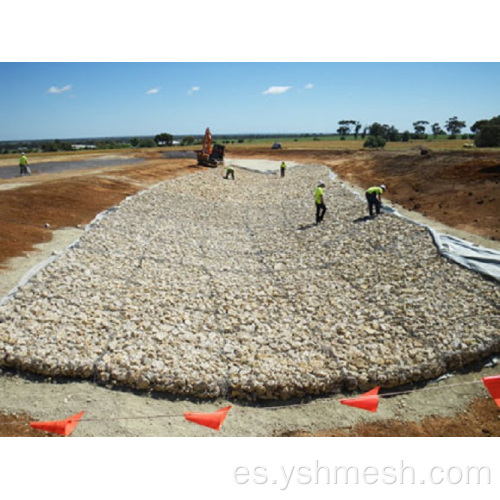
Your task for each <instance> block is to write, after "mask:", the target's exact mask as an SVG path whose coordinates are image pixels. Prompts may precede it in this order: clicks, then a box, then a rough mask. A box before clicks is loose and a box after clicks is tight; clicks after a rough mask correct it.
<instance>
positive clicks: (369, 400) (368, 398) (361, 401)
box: [340, 386, 380, 413]
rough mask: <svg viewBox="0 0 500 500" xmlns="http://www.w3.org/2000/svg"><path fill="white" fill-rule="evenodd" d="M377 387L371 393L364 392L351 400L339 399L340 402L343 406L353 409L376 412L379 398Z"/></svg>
mask: <svg viewBox="0 0 500 500" xmlns="http://www.w3.org/2000/svg"><path fill="white" fill-rule="evenodd" d="M379 389H380V386H379V387H375V388H374V389H372V390H371V391H368V392H365V393H364V394H361V396H358V397H357V398H353V399H341V400H340V402H341V403H342V404H343V405H347V406H354V407H355V408H361V409H362V410H368V411H372V412H374V413H375V412H376V411H377V408H378V402H379V399H380V397H379V396H378V391H379Z"/></svg>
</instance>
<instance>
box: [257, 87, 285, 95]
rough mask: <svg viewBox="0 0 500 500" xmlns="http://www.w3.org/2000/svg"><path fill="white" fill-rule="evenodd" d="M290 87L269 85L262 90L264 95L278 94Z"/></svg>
mask: <svg viewBox="0 0 500 500" xmlns="http://www.w3.org/2000/svg"><path fill="white" fill-rule="evenodd" d="M291 88H292V87H278V86H272V87H269V88H268V89H267V90H264V92H262V93H263V94H264V95H279V94H284V93H285V92H287V91H288V90H290V89H291Z"/></svg>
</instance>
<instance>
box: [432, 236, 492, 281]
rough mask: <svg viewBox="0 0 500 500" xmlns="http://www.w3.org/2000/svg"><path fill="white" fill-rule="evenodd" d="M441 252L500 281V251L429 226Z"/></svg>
mask: <svg viewBox="0 0 500 500" xmlns="http://www.w3.org/2000/svg"><path fill="white" fill-rule="evenodd" d="M427 229H428V230H429V232H430V233H431V235H432V238H433V239H434V243H435V244H436V246H437V248H438V250H439V253H440V254H441V255H443V256H445V257H447V258H448V259H451V260H453V261H455V262H457V263H459V264H461V265H462V266H464V267H467V268H468V269H472V270H474V271H477V272H480V273H482V274H485V275H487V276H490V277H491V278H494V279H496V280H497V281H500V252H496V251H495V250H491V249H489V248H484V247H480V246H476V245H473V244H472V243H469V242H468V241H465V240H462V239H460V238H456V237H454V236H448V235H446V234H441V233H438V232H437V231H435V230H434V229H432V228H431V227H428V228H427Z"/></svg>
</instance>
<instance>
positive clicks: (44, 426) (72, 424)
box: [30, 411, 83, 436]
mask: <svg viewBox="0 0 500 500" xmlns="http://www.w3.org/2000/svg"><path fill="white" fill-rule="evenodd" d="M82 416H83V411H81V412H80V413H77V414H76V415H73V416H72V417H69V418H67V419H65V420H54V421H53V422H30V425H31V427H33V429H39V430H41V431H47V432H52V433H54V434H60V435H61V436H69V435H70V434H71V433H72V432H73V431H74V430H75V428H76V426H77V425H78V422H79V421H80V419H81V418H82Z"/></svg>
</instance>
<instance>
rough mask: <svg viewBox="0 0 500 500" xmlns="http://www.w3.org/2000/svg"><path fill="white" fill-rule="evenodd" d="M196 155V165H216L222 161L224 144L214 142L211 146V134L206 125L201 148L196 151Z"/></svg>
mask: <svg viewBox="0 0 500 500" xmlns="http://www.w3.org/2000/svg"><path fill="white" fill-rule="evenodd" d="M196 156H197V157H198V165H203V166H205V167H216V166H217V165H218V164H219V163H222V162H223V161H224V146H222V145H221V144H214V147H213V148H212V134H211V133H210V129H209V128H208V127H207V130H205V137H204V138H203V149H202V150H201V151H197V152H196Z"/></svg>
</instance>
